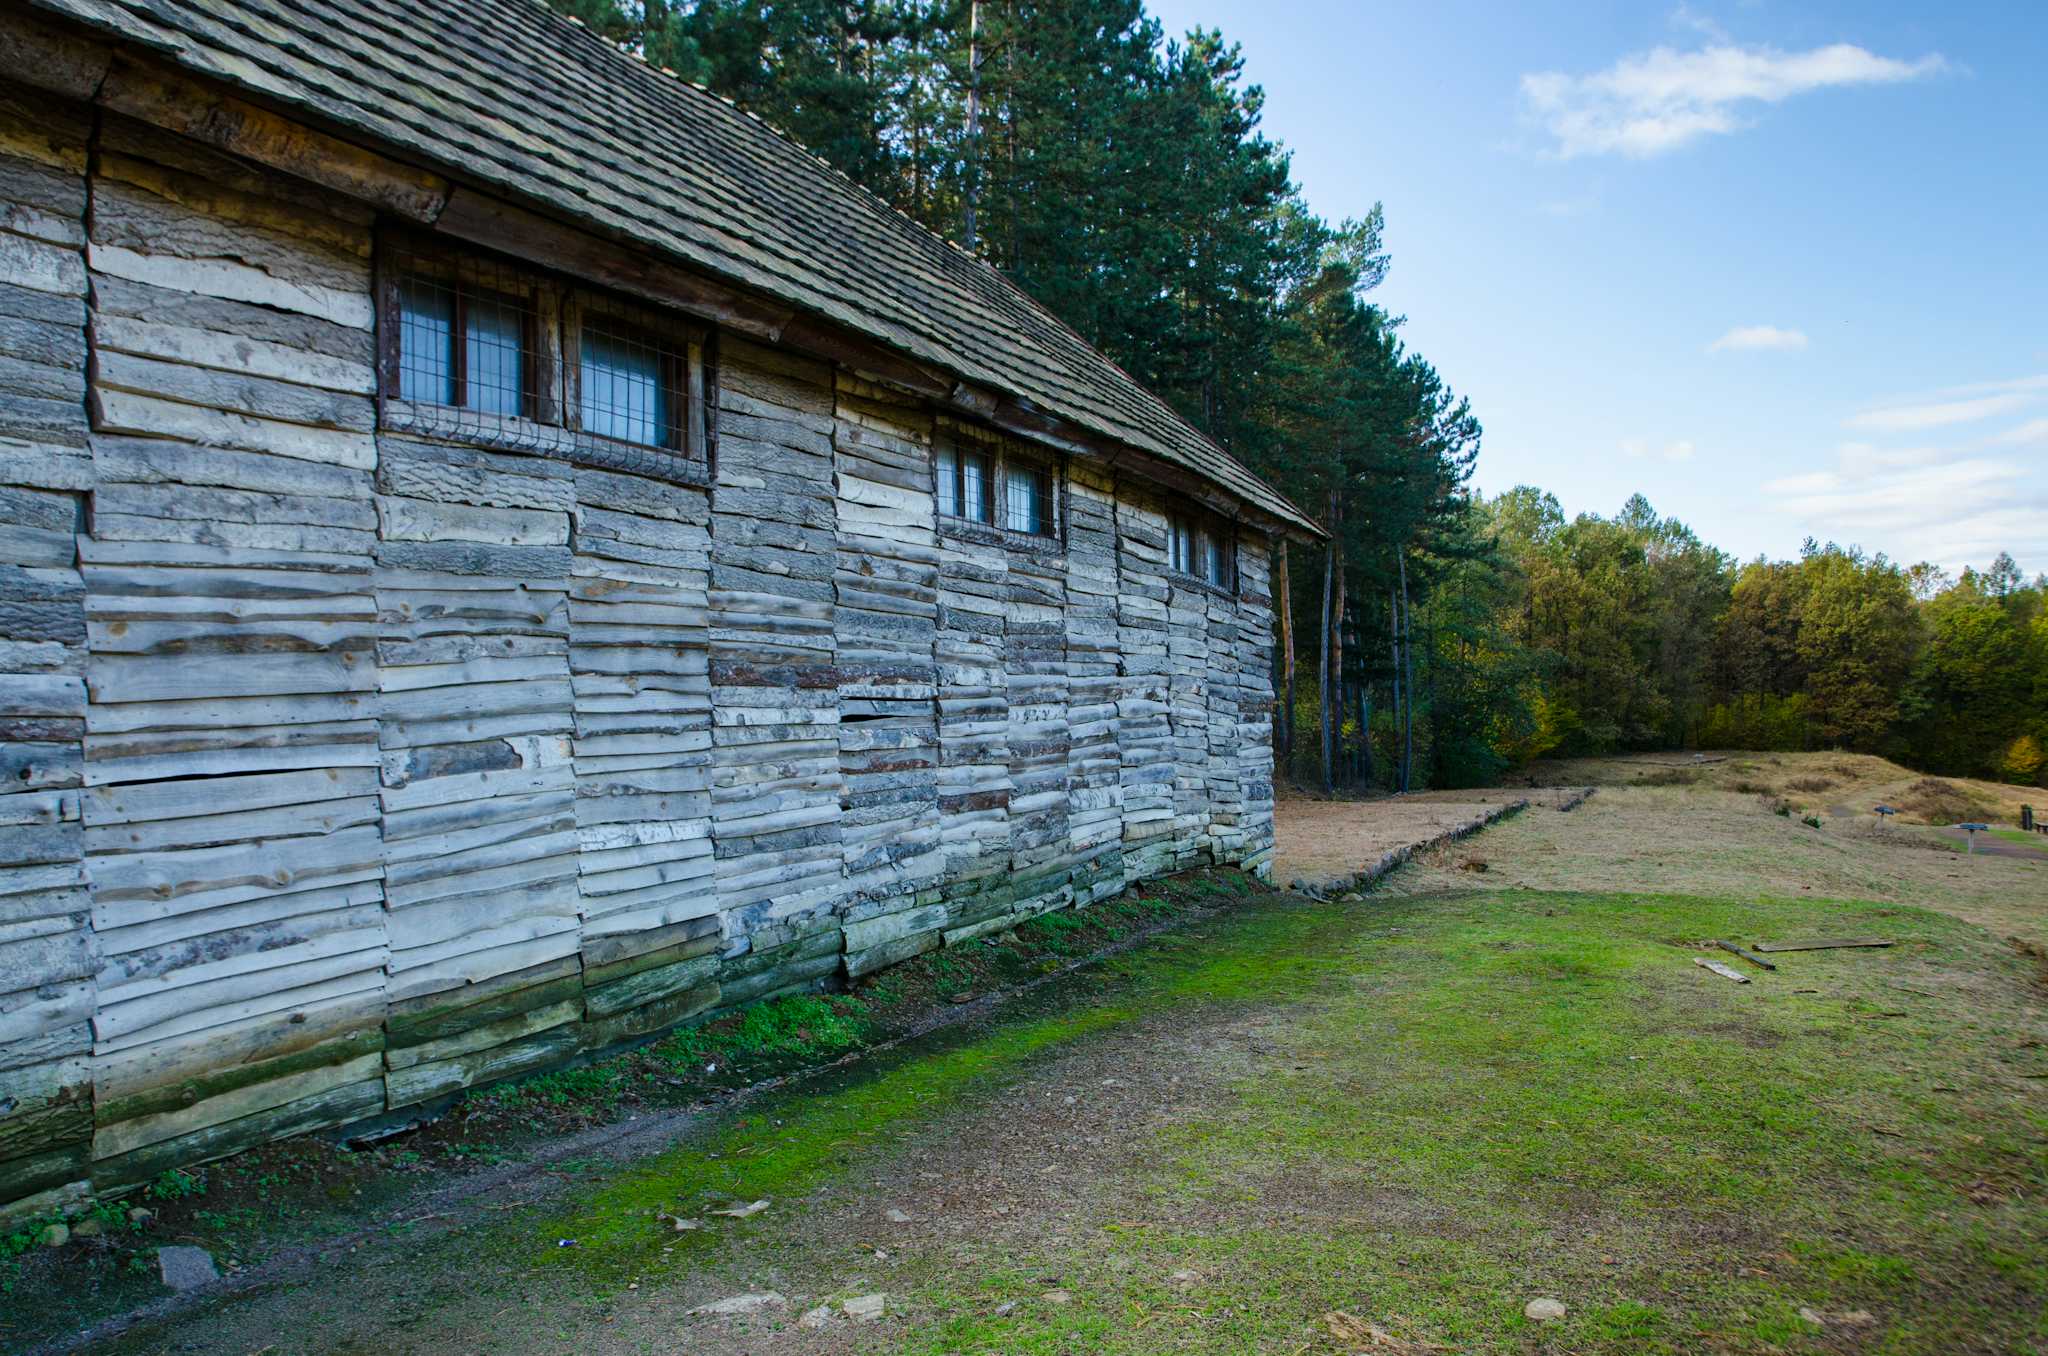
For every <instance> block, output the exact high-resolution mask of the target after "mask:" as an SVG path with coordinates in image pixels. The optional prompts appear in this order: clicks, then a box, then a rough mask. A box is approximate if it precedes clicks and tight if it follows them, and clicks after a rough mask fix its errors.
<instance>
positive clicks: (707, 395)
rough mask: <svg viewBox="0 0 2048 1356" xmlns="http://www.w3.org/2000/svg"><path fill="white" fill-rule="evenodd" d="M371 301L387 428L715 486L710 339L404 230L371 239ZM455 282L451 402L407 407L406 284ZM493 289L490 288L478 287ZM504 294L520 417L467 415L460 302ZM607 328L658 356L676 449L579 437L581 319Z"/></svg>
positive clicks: (628, 304)
mask: <svg viewBox="0 0 2048 1356" xmlns="http://www.w3.org/2000/svg"><path fill="white" fill-rule="evenodd" d="M375 260H376V274H375V279H374V296H375V303H376V314H377V334H376V353H377V407H378V424H379V426H380V427H382V428H388V429H393V430H398V431H405V432H411V433H418V434H423V435H425V436H429V437H434V438H441V439H446V440H448V441H453V442H462V443H470V444H474V445H477V446H482V447H492V448H505V449H510V450H515V451H526V452H535V453H539V454H543V455H551V456H560V457H563V458H565V459H567V460H570V461H575V462H579V463H583V464H587V465H591V466H595V467H599V468H601V469H606V470H617V471H627V472H631V473H634V474H643V475H652V476H655V477H657V478H660V479H666V480H671V481H676V482H679V483H682V484H690V485H699V486H702V485H708V484H710V483H711V479H712V475H713V469H714V466H715V462H716V455H717V446H716V442H717V439H716V429H717V389H718V385H717V379H716V363H717V331H716V329H715V328H714V327H712V326H710V325H707V324H705V323H703V322H701V321H698V320H695V319H693V318H691V317H688V316H685V315H683V314H681V313H679V312H676V311H674V310H672V309H670V308H667V307H663V306H660V305H658V304H656V303H652V302H642V301H639V300H637V299H634V298H632V297H627V296H622V295H620V294H619V293H617V292H614V291H611V290H609V289H607V288H603V287H599V286H596V285H592V284H586V283H583V282H581V281H579V280H577V279H575V278H573V277H564V276H560V275H557V274H553V273H550V272H548V271H546V270H543V269H539V268H535V267H533V266H531V265H528V264H524V263H521V262H519V261H517V260H512V259H507V258H504V257H503V256H500V255H498V254H496V253H494V252H492V251H490V250H487V249H484V248H481V247H478V246H471V245H468V244H466V243H464V242H461V241H457V240H450V239H440V238H434V237H422V236H421V235H419V234H418V233H417V232H412V231H407V230H404V229H402V228H395V229H387V230H382V231H380V232H379V233H378V239H377V249H376V254H375ZM414 276H424V277H426V278H428V279H429V280H430V281H436V282H438V283H440V284H441V285H447V282H446V280H449V279H452V280H453V282H454V287H453V291H454V293H455V298H456V301H455V304H454V305H453V306H451V307H450V316H451V322H450V323H451V326H452V327H453V328H454V330H455V335H454V338H453V339H452V340H451V344H450V364H451V368H452V369H453V370H452V374H451V381H452V383H453V386H454V394H455V396H456V403H454V404H443V403H441V402H438V401H432V402H429V401H410V400H406V399H405V398H404V396H403V395H402V391H403V388H404V375H403V360H404V355H403V352H402V350H401V342H402V331H403V328H404V327H403V322H402V308H401V302H400V293H401V291H402V283H403V281H404V280H405V279H406V278H409V277H414ZM484 278H488V279H490V280H492V281H494V282H496V283H498V285H497V286H495V287H488V286H485V285H483V283H482V282H481V281H479V280H480V279H484ZM485 293H493V294H500V295H509V296H510V297H511V298H512V299H513V300H514V301H515V302H517V303H518V304H519V306H520V314H521V316H522V327H521V345H522V361H523V363H524V365H525V367H526V369H527V370H526V375H525V380H524V382H523V383H522V384H523V385H524V386H525V387H526V388H527V389H525V390H523V391H522V392H521V399H520V412H519V413H518V414H516V415H513V414H501V413H496V412H488V411H481V410H477V409H474V408H473V407H471V406H470V405H468V404H465V403H463V400H464V398H465V397H466V396H467V395H468V388H467V373H466V371H465V370H464V369H465V367H466V363H465V361H464V360H465V358H466V356H467V354H466V352H465V350H466V348H467V337H466V328H467V321H466V316H465V312H464V304H463V301H464V298H465V296H467V295H481V294H485ZM590 317H602V319H603V322H604V323H603V325H602V328H603V329H605V330H606V331H607V332H609V333H613V334H617V335H619V336H620V337H622V338H628V339H630V340H631V341H633V342H645V343H647V344H648V345H649V346H650V347H653V348H655V349H656V350H657V352H658V353H659V354H660V355H661V361H662V380H663V383H664V387H665V395H666V399H667V401H668V403H669V408H670V411H671V413H670V416H669V419H668V423H669V425H670V426H671V427H672V428H674V429H675V430H676V437H675V438H674V440H673V441H674V442H675V443H676V444H678V445H676V446H666V445H662V444H657V443H640V442H634V441H629V440H626V439H621V438H614V437H609V436H607V435H604V434H601V433H593V432H591V431H589V430H587V429H585V428H584V427H583V402H582V377H583V366H582V344H583V329H584V325H585V323H586V321H587V319H588V318H590Z"/></svg>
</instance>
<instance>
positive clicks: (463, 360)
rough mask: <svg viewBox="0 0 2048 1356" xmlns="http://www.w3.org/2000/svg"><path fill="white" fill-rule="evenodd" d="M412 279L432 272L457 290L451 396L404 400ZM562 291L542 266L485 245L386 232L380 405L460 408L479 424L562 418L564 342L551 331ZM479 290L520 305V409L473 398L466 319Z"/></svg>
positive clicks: (380, 275)
mask: <svg viewBox="0 0 2048 1356" xmlns="http://www.w3.org/2000/svg"><path fill="white" fill-rule="evenodd" d="M486 270H488V273H489V276H488V279H486V277H485V273H486ZM411 277H423V278H426V279H427V280H429V281H430V282H432V283H434V284H435V285H437V286H441V287H445V288H447V290H448V291H449V293H450V294H451V304H450V306H449V345H448V363H449V381H450V384H451V387H452V394H453V396H454V399H453V400H451V401H446V402H443V401H438V400H434V401H426V400H419V401H414V400H407V399H405V397H404V395H403V394H402V391H403V389H404V373H403V364H404V354H403V351H402V348H401V336H402V331H403V329H404V323H403V319H402V316H403V308H402V306H401V303H400V293H401V291H402V290H403V289H402V286H401V284H402V282H403V281H404V280H405V279H407V278H411ZM560 292H561V289H560V285H559V284H557V283H555V282H553V281H552V280H550V279H549V278H547V277H546V276H545V275H543V274H542V273H541V272H540V271H539V270H537V269H531V268H527V267H525V266H524V265H521V264H518V263H514V262H511V261H508V260H503V259H500V258H498V257H497V256H495V255H492V254H490V253H488V252H487V251H483V250H467V249H462V248H458V247H451V246H449V245H447V244H446V243H444V242H441V241H421V240H418V239H416V238H414V237H410V236H405V235H394V234H390V233H386V234H384V235H382V236H381V237H380V238H379V241H378V248H377V276H376V302H377V336H376V343H377V393H378V399H379V404H380V405H387V404H388V405H395V406H400V407H405V408H413V407H417V408H420V409H447V410H460V411H462V412H463V413H464V414H465V415H466V416H468V417H470V418H473V419H475V420H477V421H478V424H479V426H480V427H482V426H483V425H484V424H485V423H486V422H487V421H507V420H518V421H524V422H527V423H531V424H536V425H549V424H553V423H556V422H558V420H559V415H560V404H561V400H560V391H561V361H560V351H559V347H558V345H556V344H554V343H552V342H550V334H549V331H550V330H551V329H553V328H555V324H554V320H555V316H556V314H557V313H558V311H559V305H560ZM479 296H490V297H503V298H506V299H508V300H510V301H511V302H512V303H513V304H514V305H515V306H517V308H518V312H519V318H520V326H519V330H520V337H519V342H520V357H521V364H522V368H523V374H524V380H523V381H522V382H521V390H520V391H519V411H518V413H516V414H505V413H502V412H499V411H486V410H478V409H477V408H476V406H475V403H474V401H473V399H472V392H471V390H470V382H469V368H470V363H469V361H468V358H469V352H468V350H469V333H468V331H469V318H468V317H469V307H470V304H471V303H472V301H473V300H474V299H475V298H476V297H479ZM399 422H415V421H410V420H402V421H399ZM417 422H425V421H424V420H422V421H417Z"/></svg>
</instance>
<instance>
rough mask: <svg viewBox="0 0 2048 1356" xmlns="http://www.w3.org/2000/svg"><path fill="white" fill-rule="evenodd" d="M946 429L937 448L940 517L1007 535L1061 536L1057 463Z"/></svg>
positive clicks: (934, 470) (935, 486)
mask: <svg viewBox="0 0 2048 1356" xmlns="http://www.w3.org/2000/svg"><path fill="white" fill-rule="evenodd" d="M969 437H971V435H968V436H962V437H948V436H946V435H945V434H944V433H942V434H941V436H940V439H939V442H938V445H937V447H936V448H935V449H934V450H933V453H932V489H933V491H934V494H935V496H936V498H937V507H938V514H939V520H940V522H942V523H945V522H951V523H953V524H955V525H965V526H974V527H982V528H987V529H990V530H991V531H994V532H998V533H1000V534H1002V535H1004V536H1005V537H1009V538H1013V539H1014V538H1017V537H1040V538H1045V539H1047V540H1048V541H1056V540H1057V539H1058V537H1059V502H1058V481H1057V479H1056V478H1055V477H1054V475H1053V472H1052V463H1051V462H1049V461H1047V460H1045V459H1043V458H1041V457H1038V456H1034V455H1033V454H1031V453H1029V452H1024V451H1020V450H1018V449H1016V448H1013V447H1010V446H1007V445H1005V446H1000V447H998V446H991V445H988V444H985V443H982V442H979V441H969Z"/></svg>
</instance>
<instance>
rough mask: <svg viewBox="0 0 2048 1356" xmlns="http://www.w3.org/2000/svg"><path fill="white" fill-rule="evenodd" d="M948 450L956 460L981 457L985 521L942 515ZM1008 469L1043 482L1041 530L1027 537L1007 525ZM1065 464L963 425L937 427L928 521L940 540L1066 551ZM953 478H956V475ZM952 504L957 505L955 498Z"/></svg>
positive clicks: (1043, 552)
mask: <svg viewBox="0 0 2048 1356" xmlns="http://www.w3.org/2000/svg"><path fill="white" fill-rule="evenodd" d="M948 450H951V451H952V452H953V454H954V457H955V459H956V465H957V459H958V457H959V455H960V454H961V453H963V452H966V453H972V454H975V455H978V456H980V457H981V458H983V459H984V461H985V462H986V463H987V465H988V485H989V490H988V505H989V518H988V519H987V520H986V521H984V520H981V519H976V518H967V517H962V516H961V515H959V514H949V513H945V512H943V511H942V510H941V508H940V499H939V458H940V456H941V454H942V453H944V452H946V451H948ZM1013 468H1018V469H1024V470H1029V471H1032V472H1035V473H1037V474H1039V475H1041V476H1043V477H1044V482H1043V484H1044V488H1045V515H1046V522H1045V530H1044V531H1043V532H1027V531H1025V530H1023V529H1021V528H1013V527H1010V526H1009V525H1008V524H1009V503H1008V496H1009V473H1010V471H1011V470H1012V469H1013ZM1065 470H1066V466H1065V462H1064V460H1063V459H1062V458H1061V457H1059V456H1058V455H1057V454H1055V453H1052V452H1045V451H1040V450H1038V449H1036V448H1027V447H1022V446H1019V445H1018V444H1016V443H1014V442H1011V441H1010V440H1008V439H1004V438H991V437H989V436H987V435H985V434H982V433H980V432H979V431H978V430H973V429H970V428H969V427H968V426H966V425H957V424H956V425H948V424H945V423H941V424H940V426H939V428H938V429H937V431H936V433H935V435H934V437H933V439H932V455H931V465H930V472H931V491H932V519H933V522H934V523H935V524H936V525H937V527H938V530H939V533H940V535H942V536H947V537H953V538H957V539H960V540H963V541H975V542H981V543H983V544H986V545H991V546H1007V547H1010V548H1012V549H1015V550H1022V551H1031V552H1035V553H1039V554H1046V553H1056V552H1059V551H1063V550H1065V549H1066V528H1067V514H1066V508H1067V504H1066V492H1067V490H1066V484H1067V478H1066V475H1065ZM956 474H957V473H956ZM955 502H956V503H957V502H958V499H957V497H956V499H955Z"/></svg>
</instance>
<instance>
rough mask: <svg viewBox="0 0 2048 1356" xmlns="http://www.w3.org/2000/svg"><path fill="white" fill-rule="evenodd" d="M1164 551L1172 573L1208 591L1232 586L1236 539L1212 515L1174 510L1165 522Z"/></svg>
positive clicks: (1232, 533) (1185, 508) (1235, 560)
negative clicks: (1192, 580)
mask: <svg viewBox="0 0 2048 1356" xmlns="http://www.w3.org/2000/svg"><path fill="white" fill-rule="evenodd" d="M1166 548H1167V549H1166V555H1167V564H1168V565H1169V566H1171V567H1172V568H1173V569H1174V571H1175V572H1177V573H1179V574H1184V575H1187V576H1189V577H1191V578H1194V579H1198V580H1200V581H1201V582H1202V583H1204V584H1207V585H1209V586H1210V587H1212V588H1219V589H1225V590H1228V589H1230V588H1232V587H1233V586H1234V583H1235V576H1236V569H1237V558H1236V549H1237V537H1236V534H1235V533H1234V532H1233V531H1232V530H1231V528H1230V526H1229V524H1227V523H1225V522H1224V521H1223V520H1222V519H1221V518H1219V517H1217V516H1216V515H1215V514H1213V513H1208V512H1205V511H1204V510H1201V509H1196V508H1192V507H1183V508H1179V509H1176V510H1175V511H1174V512H1173V514H1172V515H1171V516H1170V517H1169V519H1168V520H1167V536H1166Z"/></svg>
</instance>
